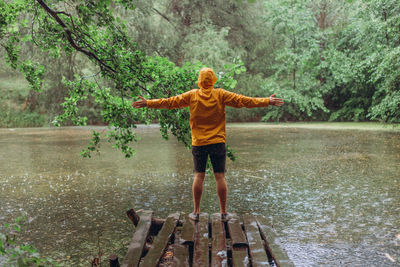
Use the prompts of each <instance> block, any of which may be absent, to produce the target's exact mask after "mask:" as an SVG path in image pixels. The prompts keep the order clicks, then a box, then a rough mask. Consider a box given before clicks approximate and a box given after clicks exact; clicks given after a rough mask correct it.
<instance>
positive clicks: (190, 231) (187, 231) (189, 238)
mask: <svg viewBox="0 0 400 267" xmlns="http://www.w3.org/2000/svg"><path fill="white" fill-rule="evenodd" d="M181 217H182V218H183V220H182V221H183V228H182V233H181V243H183V244H185V245H193V243H194V222H193V221H192V220H191V219H189V214H185V215H183V216H181Z"/></svg>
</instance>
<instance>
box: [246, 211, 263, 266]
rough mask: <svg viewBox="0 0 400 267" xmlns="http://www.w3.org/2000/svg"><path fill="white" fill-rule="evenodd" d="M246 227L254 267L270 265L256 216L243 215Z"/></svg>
mask: <svg viewBox="0 0 400 267" xmlns="http://www.w3.org/2000/svg"><path fill="white" fill-rule="evenodd" d="M243 223H244V229H245V231H246V237H247V242H248V243H249V254H250V258H251V263H252V266H253V267H256V266H260V267H261V266H268V265H269V261H268V257H267V253H266V251H265V248H264V241H263V240H262V239H261V235H260V231H259V229H258V224H257V221H256V218H255V217H254V216H253V215H251V214H245V215H243Z"/></svg>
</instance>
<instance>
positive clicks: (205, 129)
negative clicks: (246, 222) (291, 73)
mask: <svg viewBox="0 0 400 267" xmlns="http://www.w3.org/2000/svg"><path fill="white" fill-rule="evenodd" d="M216 81H217V76H216V75H215V73H214V71H213V70H212V69H210V68H203V69H201V70H200V74H199V78H198V83H197V84H198V86H199V87H200V89H193V90H190V91H188V92H185V93H183V94H180V95H177V96H173V97H170V98H162V99H153V100H146V99H144V98H143V97H140V99H141V100H139V101H135V102H132V106H133V107H134V108H143V107H148V108H164V109H176V108H184V107H190V128H191V130H192V154H193V161H194V172H195V174H194V181H193V186H192V190H193V205H194V211H193V213H191V214H190V215H189V217H190V218H191V219H193V220H195V221H197V220H198V219H199V214H200V200H201V195H202V193H203V183H204V177H205V170H206V164H207V159H208V156H210V159H211V163H212V166H213V171H214V177H215V180H216V182H217V194H218V198H219V204H220V212H221V219H222V220H227V219H229V218H228V217H229V215H228V214H227V212H226V196H227V191H228V189H227V185H226V182H225V162H226V150H225V138H226V134H225V106H231V107H235V108H242V107H246V108H253V107H268V105H274V106H277V107H280V106H282V105H283V100H282V99H281V98H275V95H276V94H273V95H271V96H270V97H269V98H255V97H247V96H243V95H239V94H236V93H232V92H229V91H226V90H224V89H221V88H217V89H215V88H214V84H215V82H216Z"/></svg>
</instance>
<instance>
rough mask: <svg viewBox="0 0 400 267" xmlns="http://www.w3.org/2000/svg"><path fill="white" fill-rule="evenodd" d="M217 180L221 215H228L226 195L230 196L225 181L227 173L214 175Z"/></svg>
mask: <svg viewBox="0 0 400 267" xmlns="http://www.w3.org/2000/svg"><path fill="white" fill-rule="evenodd" d="M214 176H215V180H216V181H217V194H218V198H219V205H220V209H221V214H225V213H226V195H227V194H228V187H227V185H226V181H225V173H223V172H217V173H214Z"/></svg>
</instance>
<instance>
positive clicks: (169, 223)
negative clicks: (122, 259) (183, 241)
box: [139, 213, 179, 267]
mask: <svg viewBox="0 0 400 267" xmlns="http://www.w3.org/2000/svg"><path fill="white" fill-rule="evenodd" d="M178 220H179V213H174V214H171V215H169V216H168V217H167V219H166V221H165V222H164V224H163V226H162V228H161V230H160V231H159V232H158V234H157V236H155V237H154V239H153V243H152V245H151V247H150V249H149V252H147V254H146V256H145V257H144V258H143V260H142V261H141V262H140V265H139V266H142V267H146V266H157V265H158V263H159V261H160V259H161V257H162V255H163V254H164V251H165V248H166V247H167V245H168V242H169V239H170V237H171V235H173V234H174V230H175V227H176V224H177V221H178Z"/></svg>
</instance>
